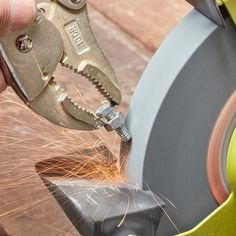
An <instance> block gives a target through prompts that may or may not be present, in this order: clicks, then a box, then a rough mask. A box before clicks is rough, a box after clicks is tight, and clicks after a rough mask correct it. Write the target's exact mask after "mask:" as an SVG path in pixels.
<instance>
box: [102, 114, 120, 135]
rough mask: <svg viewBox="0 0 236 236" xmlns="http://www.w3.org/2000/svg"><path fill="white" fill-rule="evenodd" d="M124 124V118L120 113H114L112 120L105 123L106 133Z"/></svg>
mask: <svg viewBox="0 0 236 236" xmlns="http://www.w3.org/2000/svg"><path fill="white" fill-rule="evenodd" d="M124 124H125V117H124V115H123V114H122V113H120V112H116V113H115V115H114V117H113V119H112V120H110V121H107V122H106V125H105V128H106V129H107V131H113V130H117V129H118V128H120V127H122V126H123V125H124Z"/></svg>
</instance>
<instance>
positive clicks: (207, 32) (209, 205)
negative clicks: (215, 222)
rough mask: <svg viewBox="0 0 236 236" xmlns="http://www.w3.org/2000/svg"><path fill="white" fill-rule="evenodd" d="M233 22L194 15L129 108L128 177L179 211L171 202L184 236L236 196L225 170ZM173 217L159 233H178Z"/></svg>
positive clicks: (234, 83)
mask: <svg viewBox="0 0 236 236" xmlns="http://www.w3.org/2000/svg"><path fill="white" fill-rule="evenodd" d="M225 23H226V28H223V27H220V26H217V25H216V24H215V23H213V22H212V21H211V20H209V19H208V18H206V17H205V16H203V15H202V14H201V13H199V12H197V11H196V10H193V11H192V12H191V13H190V14H189V15H188V16H187V17H186V18H185V19H184V20H183V21H182V22H181V23H180V24H179V25H178V26H177V27H176V29H175V30H174V31H173V32H172V33H171V34H170V36H169V37H168V38H167V39H166V41H165V42H164V43H163V45H162V46H161V47H160V48H159V49H158V51H157V53H156V54H155V56H154V58H153V59H152V61H151V63H150V64H149V66H148V67H147V69H146V71H145V73H144V75H143V77H142V79H141V81H140V83H139V85H138V87H137V89H136V91H135V94H134V96H133V98H132V102H131V106H130V109H129V114H128V120H127V125H128V127H129V129H130V130H131V133H132V137H133V144H132V148H131V152H130V156H129V161H128V167H127V174H128V176H129V178H130V181H131V182H133V183H134V184H137V185H139V186H141V187H143V188H150V189H151V190H152V191H154V192H155V193H156V194H160V195H161V196H164V197H165V198H166V199H168V200H169V201H171V202H172V203H173V204H174V205H175V207H176V208H174V207H173V206H172V205H171V204H170V203H168V201H167V200H165V199H164V201H165V202H166V203H167V210H166V214H168V216H169V217H170V218H171V220H172V221H173V222H174V224H175V225H176V226H177V227H178V229H179V231H180V232H184V231H186V230H189V229H191V228H193V227H194V226H195V225H197V224H198V223H199V222H200V221H201V220H203V219H204V218H205V217H206V216H208V215H209V214H210V213H211V212H212V211H213V210H214V209H216V208H217V207H218V205H219V204H221V203H222V202H223V201H224V200H225V198H226V197H227V194H228V191H229V190H228V186H227V179H226V176H225V170H224V168H225V160H226V157H225V156H226V152H227V148H228V143H229V139H230V137H231V135H232V132H233V130H234V127H235V123H236V118H235V115H234V114H235V110H236V102H235V100H236V95H235V94H234V90H235V88H236V28H235V25H234V24H233V23H232V21H231V20H230V19H226V20H225ZM229 107H230V109H229ZM226 113H227V114H226ZM169 217H167V216H165V217H163V219H162V221H161V224H160V227H159V232H158V235H161V236H170V235H175V234H177V233H178V231H177V230H176V228H175V226H174V225H173V223H171V220H170V219H169Z"/></svg>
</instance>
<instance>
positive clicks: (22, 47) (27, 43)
mask: <svg viewBox="0 0 236 236" xmlns="http://www.w3.org/2000/svg"><path fill="white" fill-rule="evenodd" d="M16 47H17V49H18V50H19V51H20V52H23V53H27V52H29V51H30V50H31V49H32V48H33V41H32V38H31V37H30V36H28V35H20V36H19V37H18V38H17V39H16Z"/></svg>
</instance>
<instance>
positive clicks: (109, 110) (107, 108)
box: [96, 103, 132, 142]
mask: <svg viewBox="0 0 236 236" xmlns="http://www.w3.org/2000/svg"><path fill="white" fill-rule="evenodd" d="M96 114H97V116H98V117H99V118H101V119H104V118H105V120H106V121H107V122H111V121H112V120H114V119H115V118H116V117H117V112H115V111H114V110H113V107H112V105H111V103H105V104H104V105H102V106H101V107H100V108H99V109H98V110H97V112H96ZM115 130H116V132H117V134H118V135H119V136H120V137H121V139H122V140H123V141H124V142H128V141H129V140H130V139H131V138H132V137H131V134H130V132H129V130H128V129H127V127H126V126H125V124H124V122H122V123H120V126H119V127H118V128H116V129H115Z"/></svg>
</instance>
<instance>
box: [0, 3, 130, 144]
mask: <svg viewBox="0 0 236 236" xmlns="http://www.w3.org/2000/svg"><path fill="white" fill-rule="evenodd" d="M37 8H38V12H37V17H36V19H35V21H34V23H33V24H32V25H31V26H29V27H28V28H26V29H24V30H22V31H18V32H16V33H13V34H11V35H9V36H7V37H4V38H0V51H1V54H2V57H3V59H4V61H5V62H6V64H7V66H8V69H9V71H10V73H11V75H12V76H11V77H12V78H11V79H10V80H9V81H8V83H9V85H10V86H12V88H13V89H14V90H15V92H16V93H17V94H18V95H19V96H20V98H21V99H22V100H23V101H24V102H25V103H26V104H27V105H28V106H29V107H30V108H31V109H32V110H34V111H35V112H37V113H38V114H40V115H42V116H43V117H45V118H46V119H48V120H49V121H51V122H53V123H55V124H57V125H60V126H63V127H66V128H71V129H77V130H95V129H98V128H100V127H106V129H107V130H109V131H111V130H116V131H117V132H118V134H120V136H121V137H122V139H123V140H124V141H127V140H129V139H130V138H131V136H130V133H129V131H128V130H127V128H126V127H125V122H124V117H123V115H122V114H121V113H119V112H115V111H114V110H113V106H114V105H118V104H120V102H121V92H120V88H119V83H118V80H117V78H116V76H115V73H114V71H113V68H112V66H111V64H110V63H109V61H108V59H107V58H106V57H105V55H104V54H103V52H102V50H101V49H100V47H99V46H98V43H97V41H96V39H95V37H94V34H93V32H92V29H91V27H90V24H89V18H88V12H87V4H86V0H57V1H53V0H52V1H51V2H44V3H40V4H38V6H37ZM58 63H61V65H62V66H65V67H67V68H69V69H71V70H73V71H74V72H75V73H77V74H81V75H83V76H85V77H86V78H88V79H89V80H90V81H91V82H92V84H93V85H95V86H96V87H97V89H98V90H99V91H100V93H101V94H102V95H104V97H105V98H106V99H107V100H108V101H109V102H108V103H106V104H104V105H102V106H101V107H100V108H99V109H98V111H97V112H96V113H93V112H91V111H88V110H87V109H84V108H82V107H81V106H79V105H78V104H77V103H75V102H73V100H72V99H71V98H69V97H68V96H67V94H66V93H65V91H64V90H63V89H62V88H60V86H59V85H58V84H57V83H56V81H55V80H54V77H53V73H54V71H55V70H56V67H57V65H58Z"/></svg>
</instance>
